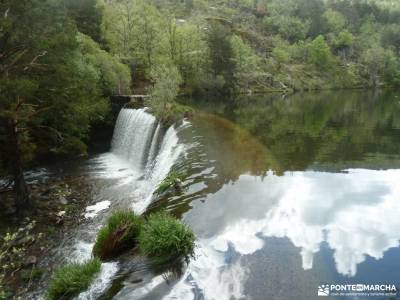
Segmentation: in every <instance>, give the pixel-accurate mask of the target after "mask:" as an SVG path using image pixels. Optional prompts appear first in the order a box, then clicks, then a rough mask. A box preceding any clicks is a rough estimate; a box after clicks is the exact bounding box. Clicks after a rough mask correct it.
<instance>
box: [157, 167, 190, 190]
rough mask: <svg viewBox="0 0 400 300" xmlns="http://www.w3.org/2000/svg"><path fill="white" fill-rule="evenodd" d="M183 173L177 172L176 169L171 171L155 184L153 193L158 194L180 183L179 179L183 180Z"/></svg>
mask: <svg viewBox="0 0 400 300" xmlns="http://www.w3.org/2000/svg"><path fill="white" fill-rule="evenodd" d="M183 177H184V176H183V174H181V173H178V172H177V171H175V170H173V171H171V172H170V173H169V174H168V176H167V177H165V178H164V180H163V181H161V182H160V184H159V185H158V186H157V189H156V190H155V191H154V194H156V195H160V194H162V193H164V192H165V191H167V190H168V189H169V188H171V187H173V186H175V185H177V184H180V183H181V181H182V180H183Z"/></svg>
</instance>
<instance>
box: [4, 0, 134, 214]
mask: <svg viewBox="0 0 400 300" xmlns="http://www.w3.org/2000/svg"><path fill="white" fill-rule="evenodd" d="M71 13H72V8H71V7H70V8H68V9H67V7H66V6H64V4H63V1H53V0H45V1H39V0H21V1H12V0H5V1H1V3H0V125H1V126H0V142H1V144H2V145H3V146H2V147H1V150H0V169H1V171H2V173H4V174H5V175H9V176H10V177H11V178H12V180H13V181H14V188H15V190H16V204H17V206H18V207H19V208H20V209H23V208H26V207H28V206H31V201H30V197H29V191H28V188H27V186H26V184H25V181H24V175H23V171H24V167H25V166H26V164H27V163H29V162H30V161H32V160H33V159H35V158H36V157H38V156H40V155H42V156H45V155H48V154H54V155H80V154H84V153H85V152H86V140H87V137H88V133H89V130H90V125H91V123H93V122H95V121H98V120H101V119H103V118H104V117H105V115H106V113H107V111H108V104H107V102H106V101H105V98H104V96H106V95H108V94H110V93H112V92H114V91H120V90H126V89H129V85H130V84H129V83H130V72H129V69H128V68H127V67H126V66H124V65H122V64H121V63H119V62H118V59H117V58H114V57H113V56H111V55H110V54H108V53H107V52H105V51H102V50H101V49H100V48H99V46H98V45H97V44H96V43H95V42H94V41H92V40H91V38H89V37H88V36H85V35H84V34H81V33H79V32H78V30H77V24H76V22H74V19H72V18H70V17H69V15H70V14H71ZM78 27H79V26H78ZM99 30H100V28H99Z"/></svg>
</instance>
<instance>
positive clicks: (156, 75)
mask: <svg viewBox="0 0 400 300" xmlns="http://www.w3.org/2000/svg"><path fill="white" fill-rule="evenodd" d="M150 76H151V79H152V81H153V83H154V84H153V86H152V87H150V90H149V92H150V96H151V100H150V105H151V107H152V108H153V109H154V110H155V113H156V115H157V116H158V117H159V118H160V119H163V118H164V114H165V113H167V110H168V109H169V106H171V105H172V102H173V101H174V100H175V98H176V97H177V96H178V92H179V85H180V84H181V82H182V78H181V76H180V74H179V71H178V69H177V68H176V67H175V66H173V65H160V66H157V67H154V68H153V69H152V70H151V73H150Z"/></svg>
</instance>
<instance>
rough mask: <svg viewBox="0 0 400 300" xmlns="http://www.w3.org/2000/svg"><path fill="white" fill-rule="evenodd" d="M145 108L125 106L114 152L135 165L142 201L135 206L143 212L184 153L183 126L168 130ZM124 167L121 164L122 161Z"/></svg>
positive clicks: (113, 141)
mask: <svg viewBox="0 0 400 300" xmlns="http://www.w3.org/2000/svg"><path fill="white" fill-rule="evenodd" d="M146 110H147V109H146V108H143V109H122V110H121V112H120V113H119V115H118V119H117V122H116V126H115V130H114V136H113V139H112V144H111V151H112V154H114V155H115V156H117V157H118V158H119V159H121V160H123V161H124V162H126V164H127V166H126V167H128V168H132V169H133V171H134V172H135V174H137V176H136V178H140V179H141V180H140V182H136V185H137V186H138V188H137V190H136V192H135V194H136V195H138V194H140V198H141V199H140V201H134V202H133V204H132V207H133V208H134V210H135V211H136V212H142V211H144V209H145V208H146V207H147V206H148V204H149V203H150V201H151V196H152V192H153V191H154V189H155V188H156V187H157V185H158V183H159V182H160V181H162V180H163V179H164V178H165V177H166V176H167V175H168V173H169V171H170V170H171V168H172V166H173V165H174V163H175V162H176V160H177V159H178V157H179V156H180V155H181V153H182V152H183V145H182V144H180V143H179V139H178V135H177V133H178V131H179V130H180V128H183V126H184V125H183V126H181V127H178V128H175V126H170V127H169V128H168V129H167V130H166V131H165V128H164V127H163V125H162V124H161V123H160V122H158V121H157V120H156V118H155V117H154V116H152V115H151V114H150V113H148V112H147V111H146ZM119 166H121V164H119Z"/></svg>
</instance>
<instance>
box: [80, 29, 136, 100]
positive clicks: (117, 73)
mask: <svg viewBox="0 0 400 300" xmlns="http://www.w3.org/2000/svg"><path fill="white" fill-rule="evenodd" d="M77 40H78V44H79V50H80V51H81V53H82V54H83V58H84V60H85V61H84V63H85V64H87V65H90V66H93V67H94V68H95V69H94V70H93V72H94V74H95V76H96V77H97V78H98V81H99V82H100V87H101V89H102V91H103V94H104V95H106V96H109V95H124V94H125V95H127V94H129V93H130V90H131V88H130V84H131V72H130V70H129V67H128V66H127V65H125V64H123V63H121V62H120V61H119V60H118V59H117V58H116V57H114V56H112V55H111V54H110V53H108V52H107V51H104V50H102V49H101V48H100V47H99V45H98V44H97V43H96V42H95V41H93V40H92V39H91V38H90V37H89V36H87V35H84V34H82V33H78V35H77Z"/></svg>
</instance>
